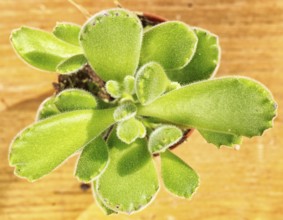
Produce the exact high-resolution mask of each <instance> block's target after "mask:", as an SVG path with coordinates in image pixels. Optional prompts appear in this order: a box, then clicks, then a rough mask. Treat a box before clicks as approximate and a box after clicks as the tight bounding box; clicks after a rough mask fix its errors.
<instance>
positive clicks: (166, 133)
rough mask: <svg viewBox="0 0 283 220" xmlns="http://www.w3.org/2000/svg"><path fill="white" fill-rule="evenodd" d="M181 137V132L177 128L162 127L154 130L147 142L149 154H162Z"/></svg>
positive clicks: (170, 126)
mask: <svg viewBox="0 0 283 220" xmlns="http://www.w3.org/2000/svg"><path fill="white" fill-rule="evenodd" d="M182 137H183V132H182V130H181V129H179V128H178V127H175V126H172V125H163V126H160V127H158V128H157V129H156V130H154V131H153V132H152V133H151V134H150V137H149V140H148V148H149V151H150V152H151V153H154V154H155V153H160V152H164V151H165V150H166V149H167V148H168V147H170V146H172V145H174V144H176V143H177V142H178V141H179V140H180V139H181V138H182Z"/></svg>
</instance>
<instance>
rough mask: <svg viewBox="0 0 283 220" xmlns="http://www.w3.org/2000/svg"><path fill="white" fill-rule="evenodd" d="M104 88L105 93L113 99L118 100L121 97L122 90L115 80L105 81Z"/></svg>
mask: <svg viewBox="0 0 283 220" xmlns="http://www.w3.org/2000/svg"><path fill="white" fill-rule="evenodd" d="M105 88H106V91H107V93H108V94H109V95H111V96H112V97H113V98H120V97H121V96H122V92H123V88H121V85H120V83H119V82H117V81H115V80H109V81H107V83H106V85H105Z"/></svg>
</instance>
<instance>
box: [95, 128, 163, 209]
mask: <svg viewBox="0 0 283 220" xmlns="http://www.w3.org/2000/svg"><path fill="white" fill-rule="evenodd" d="M108 146H109V149H110V163H109V165H108V168H107V169H106V171H105V172H104V173H103V174H102V175H101V177H100V178H99V179H98V180H97V185H96V190H97V194H98V196H99V197H100V198H101V199H102V202H103V203H104V204H105V205H106V206H107V207H109V208H110V209H112V210H115V211H118V212H126V213H132V212H134V211H137V210H140V209H142V208H144V206H146V205H147V204H148V203H149V202H150V201H151V200H152V199H153V198H154V196H155V195H156V193H157V191H158V189H159V184H158V178H157V172H156V170H155V166H154V164H153V160H152V158H151V156H150V154H149V152H148V150H147V145H146V141H145V139H138V140H136V141H135V142H134V143H132V144H130V145H128V144H125V143H123V142H122V141H120V140H119V138H118V137H117V136H116V134H115V131H114V132H112V134H111V136H110V138H109V140H108Z"/></svg>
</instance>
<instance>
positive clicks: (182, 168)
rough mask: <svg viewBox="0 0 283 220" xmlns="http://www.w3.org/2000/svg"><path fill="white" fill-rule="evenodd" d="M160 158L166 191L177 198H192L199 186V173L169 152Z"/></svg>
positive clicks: (162, 154)
mask: <svg viewBox="0 0 283 220" xmlns="http://www.w3.org/2000/svg"><path fill="white" fill-rule="evenodd" d="M160 156H161V175H162V180H163V182H164V185H165V187H166V189H168V190H169V191H170V192H171V193H173V194H175V195H177V196H180V197H183V198H190V197H191V196H192V194H193V193H194V192H195V191H196V189H197V187H198V186H199V177H198V175H197V173H196V172H195V171H194V170H193V169H192V168H191V167H190V166H189V165H187V164H186V163H185V162H184V161H182V160H181V159H180V158H179V157H177V156H176V155H174V154H173V153H171V152H170V151H168V150H167V151H165V152H164V153H161V154H160Z"/></svg>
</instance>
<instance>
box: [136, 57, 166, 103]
mask: <svg viewBox="0 0 283 220" xmlns="http://www.w3.org/2000/svg"><path fill="white" fill-rule="evenodd" d="M168 84H169V80H168V79H167V76H166V73H165V72H164V70H163V68H162V66H161V65H160V64H158V63H155V62H150V63H148V64H145V65H144V66H142V67H141V68H140V70H139V71H138V72H137V75H136V81H135V88H136V94H137V97H138V99H139V101H140V103H141V104H142V105H147V104H149V103H151V102H153V101H154V100H155V99H157V98H158V97H159V96H160V95H162V94H163V93H164V92H165V90H166V88H167V87H168Z"/></svg>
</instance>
